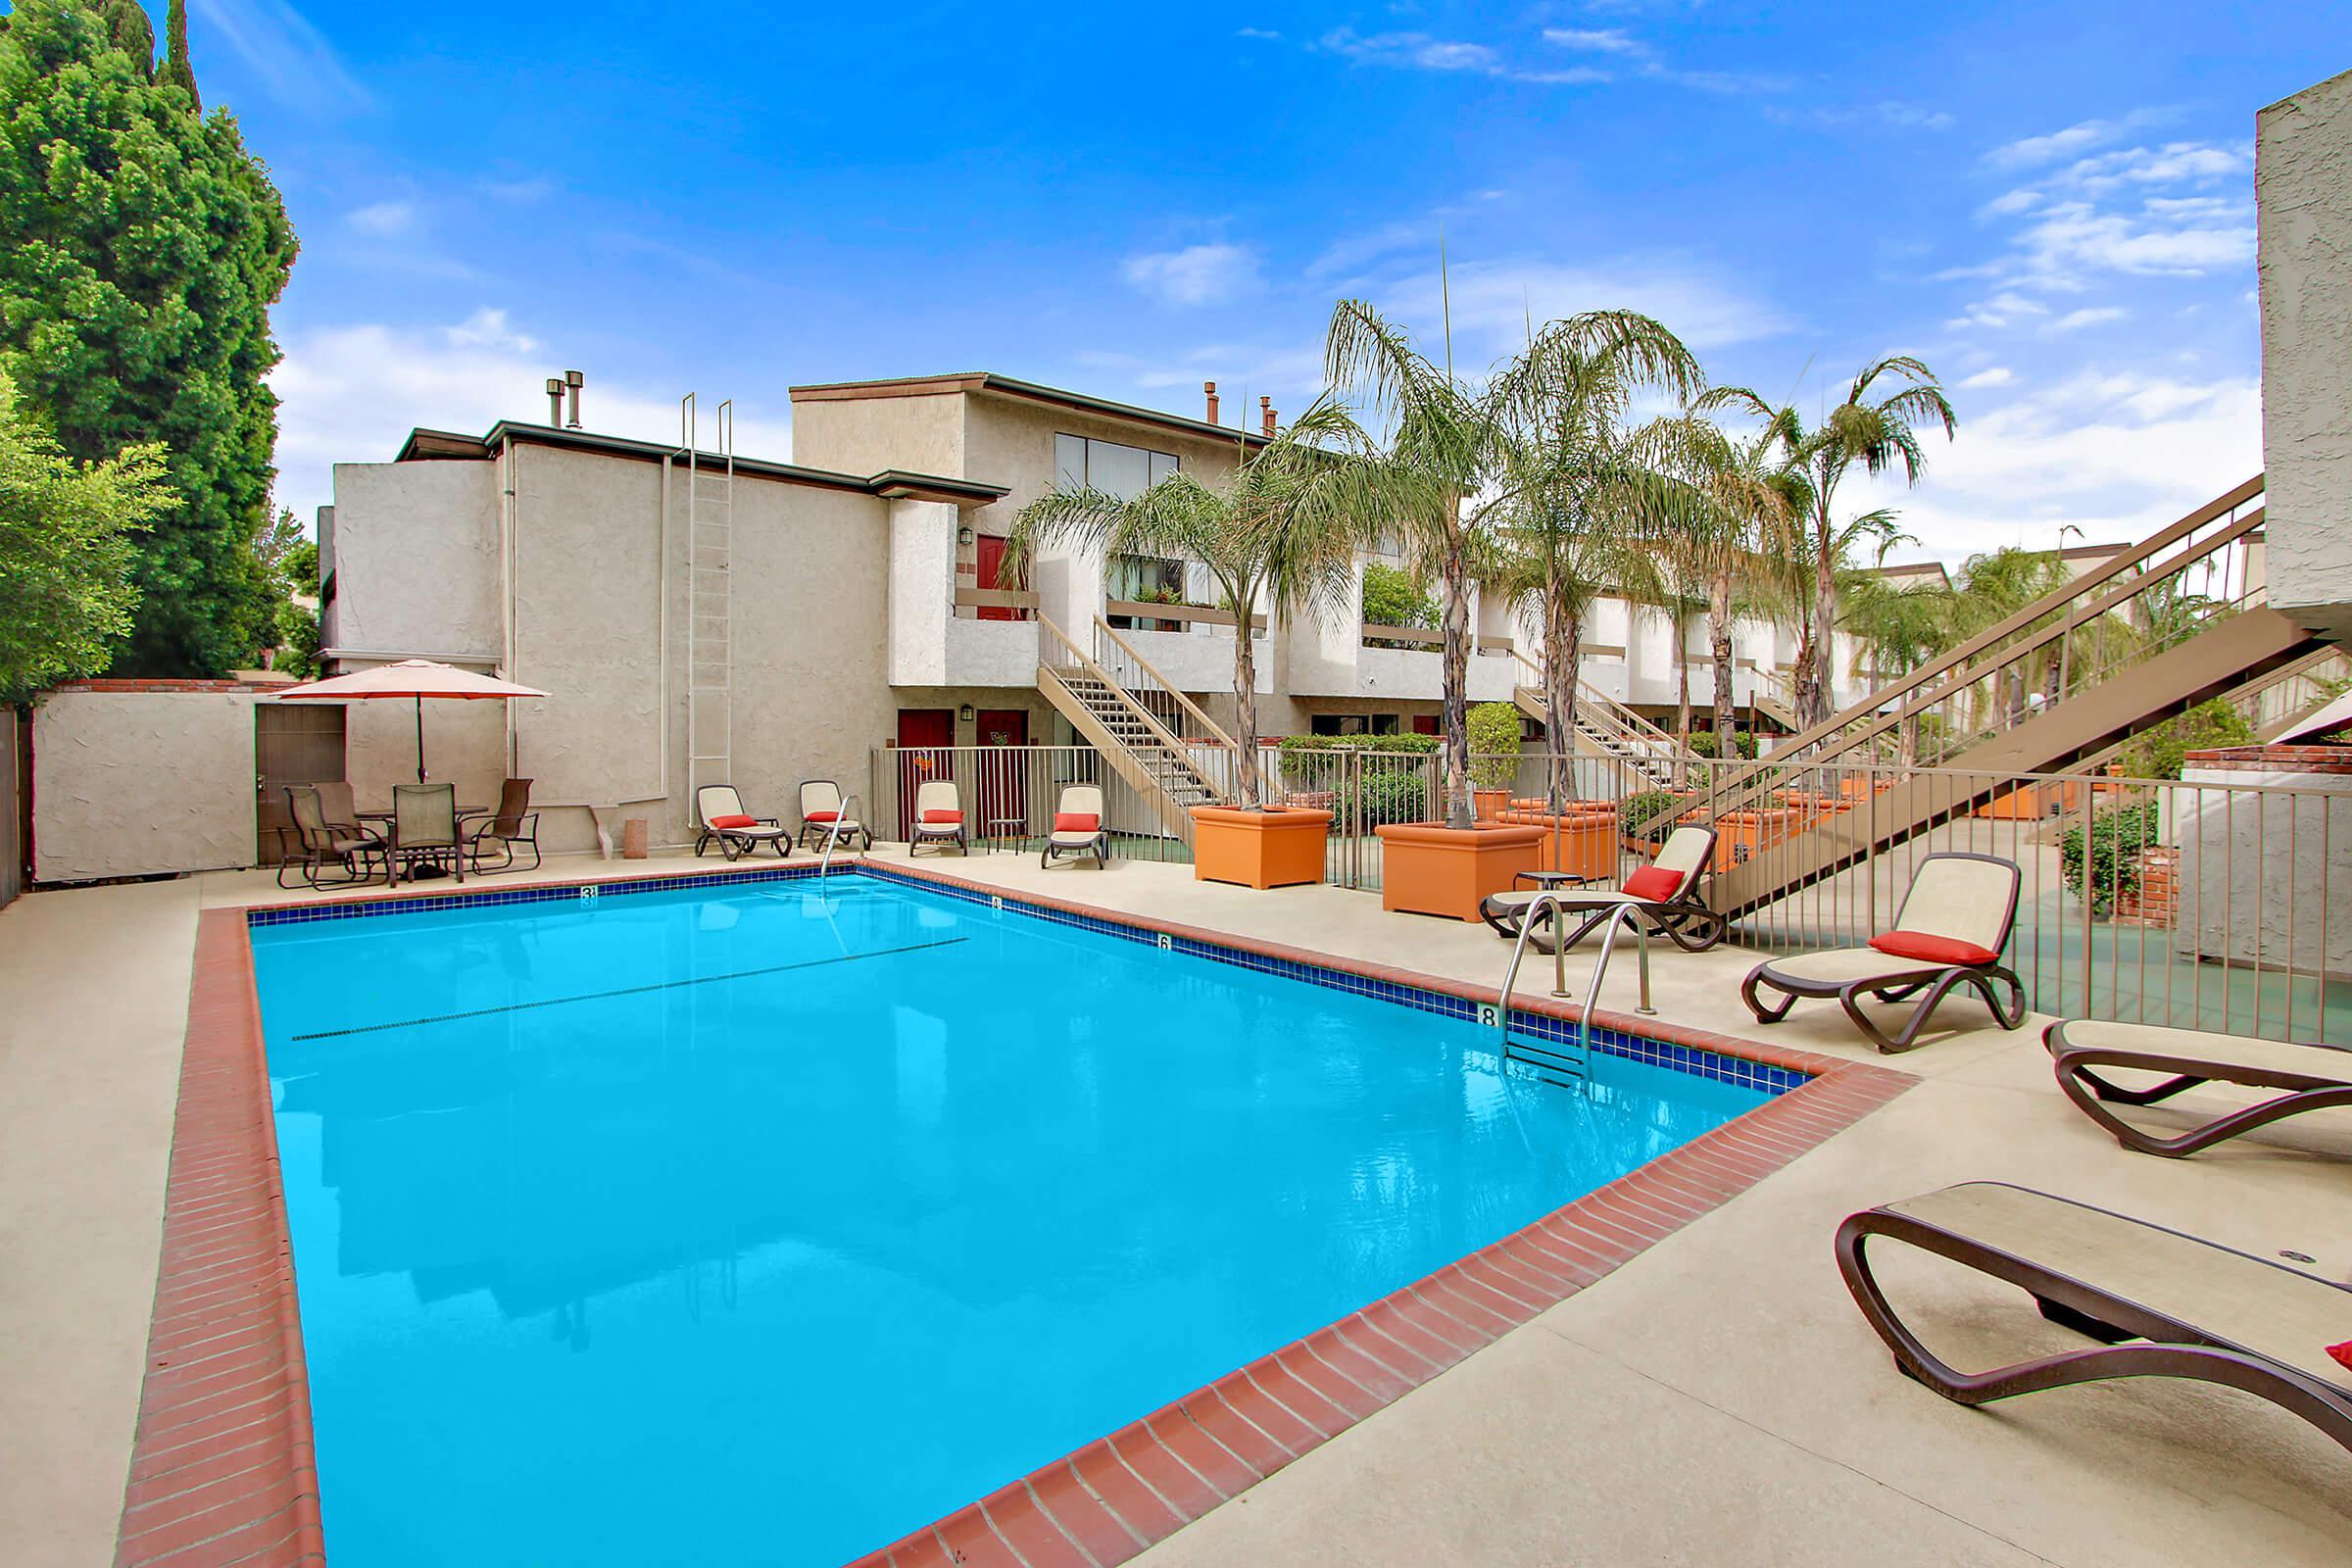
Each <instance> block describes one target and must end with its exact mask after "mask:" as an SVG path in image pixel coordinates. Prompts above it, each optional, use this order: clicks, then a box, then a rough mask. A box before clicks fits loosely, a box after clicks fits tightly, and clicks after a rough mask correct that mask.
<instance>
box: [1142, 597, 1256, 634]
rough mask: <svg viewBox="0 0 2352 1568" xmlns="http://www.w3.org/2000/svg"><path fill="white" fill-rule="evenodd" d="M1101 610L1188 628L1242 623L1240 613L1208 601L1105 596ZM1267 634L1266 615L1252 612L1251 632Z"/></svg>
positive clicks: (1230, 625) (1182, 628)
mask: <svg viewBox="0 0 2352 1568" xmlns="http://www.w3.org/2000/svg"><path fill="white" fill-rule="evenodd" d="M1103 613H1104V614H1105V615H1126V616H1129V617H1131V618H1133V619H1136V620H1156V621H1164V622H1168V623H1171V624H1173V625H1175V626H1176V627H1177V628H1178V629H1180V630H1186V631H1189V630H1191V629H1192V628H1193V627H1195V626H1223V627H1232V626H1235V625H1238V624H1240V617H1239V616H1238V615H1236V614H1235V613H1234V612H1232V611H1230V610H1217V609H1214V608H1211V607H1210V606H1207V605H1155V604H1152V602H1151V601H1149V600H1145V599H1111V600H1106V601H1105V602H1104V603H1103ZM1265 634H1266V617H1265V616H1263V615H1251V616H1250V636H1252V637H1263V636H1264V635H1265Z"/></svg>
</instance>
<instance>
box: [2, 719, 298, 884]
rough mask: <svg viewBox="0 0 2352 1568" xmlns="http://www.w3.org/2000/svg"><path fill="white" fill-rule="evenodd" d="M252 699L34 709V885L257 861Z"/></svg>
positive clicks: (207, 867)
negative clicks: (37, 883)
mask: <svg viewBox="0 0 2352 1568" xmlns="http://www.w3.org/2000/svg"><path fill="white" fill-rule="evenodd" d="M253 701H254V700H253V695H252V694H251V693H250V692H172V693H135V692H80V691H61V692H55V693H52V694H50V695H49V696H48V697H46V698H44V699H43V700H42V701H41V702H40V703H39V704H38V705H37V706H35V707H34V709H33V711H32V800H33V811H32V841H33V868H32V874H33V878H34V880H36V881H40V882H87V881H92V880H95V879H96V878H99V877H113V876H149V875H154V874H157V873H161V872H173V871H212V870H219V869H221V868H222V867H227V866H245V865H251V864H253V862H254V859H255V854H254V747H253Z"/></svg>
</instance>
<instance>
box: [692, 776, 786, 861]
mask: <svg viewBox="0 0 2352 1568" xmlns="http://www.w3.org/2000/svg"><path fill="white" fill-rule="evenodd" d="M694 817H695V821H696V822H697V823H698V824H700V826H701V829H702V831H701V833H700V834H699V835H698V836H697V837H696V839H695V841H694V858H696V859H698V860H699V859H701V858H703V852H704V851H705V850H707V849H709V848H710V847H711V845H713V844H715V845H717V846H718V853H719V854H720V855H722V856H724V857H725V858H728V859H730V860H732V859H734V858H736V857H737V856H739V855H749V854H751V853H752V852H753V851H754V850H757V849H758V848H760V845H762V844H768V845H773V846H774V847H775V852H776V858H778V859H780V860H788V859H790V858H792V830H791V829H789V828H787V827H786V826H785V825H784V824H783V823H782V822H779V821H777V820H776V819H775V818H774V817H772V816H754V815H753V814H752V813H751V812H749V811H747V810H745V809H743V797H742V796H740V795H738V794H736V793H735V786H734V785H732V784H705V785H704V786H703V787H702V788H700V789H698V790H696V791H695V792H694Z"/></svg>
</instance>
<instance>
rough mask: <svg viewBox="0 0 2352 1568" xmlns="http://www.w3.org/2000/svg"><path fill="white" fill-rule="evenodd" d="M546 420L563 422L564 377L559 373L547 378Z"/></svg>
mask: <svg viewBox="0 0 2352 1568" xmlns="http://www.w3.org/2000/svg"><path fill="white" fill-rule="evenodd" d="M547 422H548V423H550V424H562V423H563V422H564V378H563V377H562V376H560V375H551V376H549V377H548V378H547Z"/></svg>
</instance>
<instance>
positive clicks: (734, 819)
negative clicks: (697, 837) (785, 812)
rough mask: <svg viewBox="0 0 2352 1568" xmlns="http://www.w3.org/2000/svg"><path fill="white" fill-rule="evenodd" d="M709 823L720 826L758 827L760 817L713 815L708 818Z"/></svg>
mask: <svg viewBox="0 0 2352 1568" xmlns="http://www.w3.org/2000/svg"><path fill="white" fill-rule="evenodd" d="M759 825H760V819H759V818H758V817H756V816H714V817H712V818H711V826H712V827H722V828H723V827H758V826H759Z"/></svg>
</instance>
